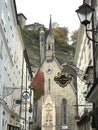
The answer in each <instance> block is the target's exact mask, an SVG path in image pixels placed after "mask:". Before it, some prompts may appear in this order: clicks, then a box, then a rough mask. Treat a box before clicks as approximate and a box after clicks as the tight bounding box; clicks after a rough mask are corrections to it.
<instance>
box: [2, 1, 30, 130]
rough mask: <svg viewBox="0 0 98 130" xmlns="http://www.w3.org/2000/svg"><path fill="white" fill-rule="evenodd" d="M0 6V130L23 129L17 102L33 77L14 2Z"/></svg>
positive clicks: (19, 106)
mask: <svg viewBox="0 0 98 130" xmlns="http://www.w3.org/2000/svg"><path fill="white" fill-rule="evenodd" d="M0 5H1V8H0V113H1V116H0V122H1V124H0V129H1V130H10V129H15V130H19V129H20V127H21V128H22V129H25V126H24V124H25V121H26V120H25V118H26V116H24V115H23V116H21V117H20V113H21V115H22V112H23V111H22V107H21V105H20V104H19V102H18V101H20V102H21V99H22V92H23V91H24V90H23V91H21V89H22V88H24V89H26V86H27V85H28V84H29V83H30V81H31V78H32V77H31V75H30V73H29V69H28V68H27V63H26V60H25V57H24V50H25V47H24V43H23V40H22V35H21V30H20V25H19V22H18V18H17V10H16V3H15V0H13V1H12V0H3V1H2V0H0ZM23 61H24V65H23ZM28 76H29V79H28V78H27V77H28ZM22 100H23V99H22ZM29 104H30V103H29ZM27 118H28V119H29V117H27ZM28 119H27V120H28ZM21 120H23V121H24V122H22V123H21ZM28 122H29V120H28ZM23 127H24V128H23ZM27 127H29V124H28V125H27Z"/></svg>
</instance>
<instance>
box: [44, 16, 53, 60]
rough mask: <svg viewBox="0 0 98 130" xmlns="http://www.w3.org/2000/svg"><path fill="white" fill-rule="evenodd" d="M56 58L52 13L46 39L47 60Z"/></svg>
mask: <svg viewBox="0 0 98 130" xmlns="http://www.w3.org/2000/svg"><path fill="white" fill-rule="evenodd" d="M53 58H54V36H53V33H52V23H51V15H50V24H49V34H48V36H47V39H46V61H48V62H49V61H52V60H53Z"/></svg>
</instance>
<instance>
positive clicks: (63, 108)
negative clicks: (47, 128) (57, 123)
mask: <svg viewBox="0 0 98 130" xmlns="http://www.w3.org/2000/svg"><path fill="white" fill-rule="evenodd" d="M61 107H62V123H63V124H66V99H62V105H61Z"/></svg>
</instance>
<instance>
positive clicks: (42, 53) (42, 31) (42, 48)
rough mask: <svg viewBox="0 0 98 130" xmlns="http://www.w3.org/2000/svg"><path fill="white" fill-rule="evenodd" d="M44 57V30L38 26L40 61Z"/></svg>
mask: <svg viewBox="0 0 98 130" xmlns="http://www.w3.org/2000/svg"><path fill="white" fill-rule="evenodd" d="M44 59H45V31H44V30H43V28H42V27H41V28H40V62H41V64H42V62H43V61H44Z"/></svg>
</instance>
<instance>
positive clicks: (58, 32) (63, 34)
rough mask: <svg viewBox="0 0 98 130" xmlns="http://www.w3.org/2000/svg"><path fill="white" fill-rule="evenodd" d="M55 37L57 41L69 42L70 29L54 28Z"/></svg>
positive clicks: (60, 42) (61, 42)
mask: <svg viewBox="0 0 98 130" xmlns="http://www.w3.org/2000/svg"><path fill="white" fill-rule="evenodd" d="M53 34H54V38H55V40H56V43H59V44H66V43H68V29H67V28H65V27H64V28H63V27H62V28H61V27H59V28H53Z"/></svg>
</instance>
